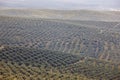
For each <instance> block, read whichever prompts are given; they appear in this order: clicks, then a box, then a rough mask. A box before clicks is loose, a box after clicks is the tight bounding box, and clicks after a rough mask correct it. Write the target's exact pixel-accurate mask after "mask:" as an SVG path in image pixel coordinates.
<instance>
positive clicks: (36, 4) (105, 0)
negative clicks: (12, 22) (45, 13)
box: [0, 0, 120, 10]
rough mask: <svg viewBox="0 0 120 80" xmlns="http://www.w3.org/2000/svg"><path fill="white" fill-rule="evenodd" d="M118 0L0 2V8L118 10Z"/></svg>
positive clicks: (25, 0)
mask: <svg viewBox="0 0 120 80" xmlns="http://www.w3.org/2000/svg"><path fill="white" fill-rule="evenodd" d="M119 4H120V0H91V1H90V0H46V1H43V0H0V7H1V8H2V7H9V8H35V9H97V10H104V9H105V10H114V9H115V10H116V9H117V10H120V5H119Z"/></svg>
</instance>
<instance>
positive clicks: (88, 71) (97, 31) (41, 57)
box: [0, 9, 120, 80]
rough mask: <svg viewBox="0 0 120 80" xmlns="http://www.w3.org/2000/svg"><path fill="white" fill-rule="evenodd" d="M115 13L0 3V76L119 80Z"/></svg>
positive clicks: (119, 18)
mask: <svg viewBox="0 0 120 80" xmlns="http://www.w3.org/2000/svg"><path fill="white" fill-rule="evenodd" d="M119 14H120V12H119V11H92V10H70V11H65V10H47V9H43V10H29V9H0V79H5V80H11V79H12V80H119V79H120V53H119V52H120V15H119Z"/></svg>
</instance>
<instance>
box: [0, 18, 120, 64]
mask: <svg viewBox="0 0 120 80" xmlns="http://www.w3.org/2000/svg"><path fill="white" fill-rule="evenodd" d="M68 22H69V21H66V22H65V21H64V22H63V21H60V20H58V21H57V20H56V21H55V20H49V19H32V18H30V19H27V18H19V17H2V16H1V17H0V35H1V36H0V44H1V45H9V46H18V47H19V46H21V47H28V48H37V49H39V48H40V49H49V50H53V51H61V52H66V53H72V54H75V55H79V54H82V55H84V56H89V57H93V58H96V59H101V60H106V61H110V62H115V63H120V53H119V52H120V34H119V32H115V31H114V30H113V31H112V32H111V31H107V28H109V27H113V26H115V25H116V24H118V22H100V23H99V22H93V21H92V22H86V21H81V24H82V25H80V23H79V25H78V24H75V22H73V23H74V24H73V23H70V22H69V23H68ZM83 22H84V24H85V23H86V25H87V26H86V25H84V24H83ZM90 23H91V24H92V23H94V24H93V25H96V26H97V27H99V25H100V27H101V26H102V25H103V26H106V27H105V28H104V30H105V31H103V29H101V28H97V27H95V28H94V27H88V26H89V24H90ZM97 24H98V25H97ZM91 26H92V25H91Z"/></svg>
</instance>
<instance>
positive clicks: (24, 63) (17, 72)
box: [0, 47, 120, 80]
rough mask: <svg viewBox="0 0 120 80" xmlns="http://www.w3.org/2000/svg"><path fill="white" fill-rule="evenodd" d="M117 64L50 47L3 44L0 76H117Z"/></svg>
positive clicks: (88, 79) (85, 79)
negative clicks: (34, 47)
mask: <svg viewBox="0 0 120 80" xmlns="http://www.w3.org/2000/svg"><path fill="white" fill-rule="evenodd" d="M119 74H120V71H119V68H118V65H116V64H112V63H109V62H104V61H99V60H95V59H91V58H87V57H83V56H75V55H71V54H66V53H61V52H54V51H50V50H41V49H33V48H32V49H31V48H22V47H4V48H3V49H1V50H0V79H4V80H14V79H17V80H49V79H53V80H56V79H57V80H100V79H102V80H113V79H114V80H119V79H120V76H119Z"/></svg>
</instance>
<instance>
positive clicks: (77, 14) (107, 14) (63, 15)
mask: <svg viewBox="0 0 120 80" xmlns="http://www.w3.org/2000/svg"><path fill="white" fill-rule="evenodd" d="M0 15H4V16H20V17H33V18H46V19H67V20H92V21H120V11H94V10H48V9H41V10H39V9H36V10H33V9H32V10H31V9H0Z"/></svg>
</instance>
